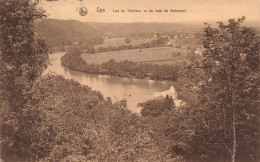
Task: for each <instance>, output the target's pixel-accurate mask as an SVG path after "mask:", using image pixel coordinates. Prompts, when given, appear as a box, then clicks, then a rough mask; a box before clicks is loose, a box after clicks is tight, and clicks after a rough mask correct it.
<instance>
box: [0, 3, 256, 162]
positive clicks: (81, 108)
mask: <svg viewBox="0 0 260 162" xmlns="http://www.w3.org/2000/svg"><path fill="white" fill-rule="evenodd" d="M13 8H16V10H13ZM45 17H46V14H45V13H44V12H43V11H41V10H39V9H38V8H37V4H36V3H31V1H30V0H19V1H14V0H7V1H6V0H0V48H1V54H0V64H1V66H0V108H1V109H0V123H1V124H0V130H1V136H0V137H1V138H0V148H1V154H0V158H1V160H3V161H42V162H43V161H140V162H143V161H165V162H186V161H187V162H189V161H190V162H193V161H200V162H204V161H205V162H208V161H221V162H228V161H231V162H245V161H248V162H250V161H252V162H257V161H259V124H260V123H259V119H260V118H259V62H260V60H259V53H260V42H259V40H258V39H257V38H256V34H255V31H254V30H253V29H251V28H249V27H246V26H243V25H242V24H243V22H244V21H245V17H242V18H239V19H229V20H228V22H227V23H226V24H224V23H222V22H219V23H218V27H217V28H212V27H211V26H210V25H208V24H205V27H204V37H205V40H204V42H203V45H204V48H205V50H204V51H203V59H202V60H201V61H198V60H194V61H193V62H191V63H190V64H187V65H184V66H183V67H179V68H177V67H174V66H166V65H165V66H157V65H151V64H136V63H133V62H129V61H125V62H121V63H120V62H119V63H117V62H115V61H109V62H107V63H104V64H102V65H98V66H97V65H87V64H86V63H85V62H84V61H83V60H82V58H81V56H80V49H78V48H72V49H71V50H70V52H69V53H67V54H66V55H65V56H64V57H63V58H62V63H63V65H64V66H67V67H69V68H72V69H75V70H79V71H84V72H90V73H91V72H95V73H100V74H108V75H116V76H132V77H137V78H146V77H151V78H154V79H159V80H160V79H165V80H167V79H169V80H173V81H175V85H174V86H175V87H176V89H177V91H178V94H179V95H178V96H179V98H180V99H182V100H184V101H185V103H186V104H185V105H183V106H180V107H176V106H175V105H174V102H173V99H172V98H171V96H166V97H165V98H157V99H152V100H149V101H147V102H144V103H140V104H139V106H140V107H142V110H141V113H140V114H135V113H132V112H131V111H130V110H128V109H127V104H126V102H127V101H125V100H122V101H118V102H116V103H112V101H111V98H109V97H108V98H104V97H103V95H102V94H101V93H100V92H97V91H93V90H92V89H91V88H90V87H88V86H82V85H81V84H80V83H78V82H76V81H74V80H67V79H65V78H63V77H62V76H59V75H51V74H48V75H45V76H43V75H42V73H43V72H44V70H45V69H46V67H47V66H48V55H49V53H50V46H49V43H48V42H47V41H46V40H44V39H42V38H41V37H40V36H39V35H38V34H37V32H36V28H35V21H36V20H38V19H44V18H45Z"/></svg>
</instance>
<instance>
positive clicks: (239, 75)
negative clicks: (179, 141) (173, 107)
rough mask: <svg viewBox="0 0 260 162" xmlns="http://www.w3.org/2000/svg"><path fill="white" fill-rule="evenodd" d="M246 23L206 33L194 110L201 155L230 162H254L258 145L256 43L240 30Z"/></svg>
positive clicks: (252, 35)
mask: <svg viewBox="0 0 260 162" xmlns="http://www.w3.org/2000/svg"><path fill="white" fill-rule="evenodd" d="M244 19H245V18H244V17H243V18H242V19H238V20H237V21H236V20H235V19H230V20H229V22H228V24H227V25H225V24H223V23H222V22H220V23H218V24H219V25H218V28H217V29H215V28H212V27H210V26H207V27H206V28H205V29H204V31H205V37H206V38H205V41H204V48H205V51H204V60H203V63H202V66H203V68H204V70H205V72H206V74H207V76H208V79H207V81H206V82H205V84H204V85H203V86H202V93H201V94H200V96H201V100H200V101H201V102H200V105H199V108H198V109H197V110H196V111H197V117H196V121H197V122H198V123H199V127H198V128H197V132H196V135H197V136H198V137H197V140H198V141H197V142H198V143H199V145H200V146H201V147H202V148H203V149H204V151H202V152H203V153H204V154H207V153H208V155H207V156H211V157H214V158H216V159H217V158H219V157H223V158H224V159H230V161H232V162H235V161H236V160H240V161H251V160H252V161H256V160H257V152H258V147H259V141H258V139H259V130H258V124H259V121H258V120H259V119H258V115H257V114H258V111H259V105H258V102H257V100H258V94H259V92H258V86H259V61H260V60H259V53H260V47H259V46H260V44H259V41H258V40H257V38H256V35H255V32H254V31H253V30H252V29H250V28H248V27H241V26H240V24H241V23H242V22H243V20H244ZM212 149H214V151H213V150H212ZM224 150H226V151H224Z"/></svg>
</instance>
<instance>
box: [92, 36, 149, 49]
mask: <svg viewBox="0 0 260 162" xmlns="http://www.w3.org/2000/svg"><path fill="white" fill-rule="evenodd" d="M146 41H151V39H131V43H126V42H125V38H108V39H104V43H102V44H99V45H96V46H95V49H98V48H99V47H104V48H107V47H108V46H112V47H119V46H121V45H130V44H131V45H132V46H138V45H140V44H142V43H144V42H146Z"/></svg>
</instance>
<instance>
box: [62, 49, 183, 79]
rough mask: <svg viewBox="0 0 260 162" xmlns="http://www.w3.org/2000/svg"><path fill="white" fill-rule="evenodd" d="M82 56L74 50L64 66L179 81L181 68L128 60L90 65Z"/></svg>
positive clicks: (63, 62) (63, 58)
mask: <svg viewBox="0 0 260 162" xmlns="http://www.w3.org/2000/svg"><path fill="white" fill-rule="evenodd" d="M80 54H81V51H80V49H78V48H72V49H71V50H70V52H69V53H66V54H65V55H64V56H63V57H62V58H61V63H62V65H63V66H66V67H68V68H71V69H74V70H77V71H81V72H87V73H93V74H105V75H112V76H123V77H135V78H140V79H143V78H149V79H153V80H171V81H175V80H177V78H178V72H179V69H180V67H177V66H174V65H154V64H143V63H135V62H131V61H127V60H125V61H123V62H115V61H114V60H110V61H108V62H104V63H102V64H100V65H93V64H92V65H89V64H87V63H86V62H85V61H84V60H83V58H82V57H81V55H80Z"/></svg>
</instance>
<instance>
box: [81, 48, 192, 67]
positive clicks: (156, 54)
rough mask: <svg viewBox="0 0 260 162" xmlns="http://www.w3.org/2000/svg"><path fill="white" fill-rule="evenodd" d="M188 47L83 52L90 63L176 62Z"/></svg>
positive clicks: (83, 55)
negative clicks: (126, 61)
mask: <svg viewBox="0 0 260 162" xmlns="http://www.w3.org/2000/svg"><path fill="white" fill-rule="evenodd" d="M187 52H188V51H187V49H186V48H174V47H159V48H145V49H134V50H124V51H110V52H103V53H96V54H82V55H81V56H82V57H83V59H84V61H86V62H87V63H88V64H95V65H98V64H101V63H103V62H107V61H109V60H111V59H114V60H115V61H116V62H120V61H124V60H128V61H132V62H143V63H145V62H146V63H154V64H162V63H163V64H175V63H176V62H181V61H182V59H181V58H184V56H186V55H187Z"/></svg>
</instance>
